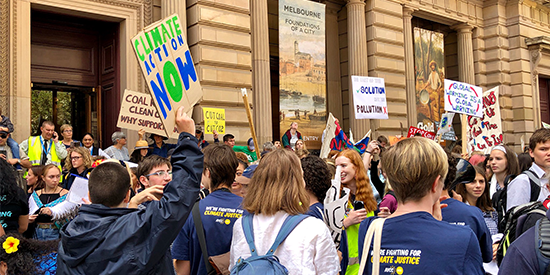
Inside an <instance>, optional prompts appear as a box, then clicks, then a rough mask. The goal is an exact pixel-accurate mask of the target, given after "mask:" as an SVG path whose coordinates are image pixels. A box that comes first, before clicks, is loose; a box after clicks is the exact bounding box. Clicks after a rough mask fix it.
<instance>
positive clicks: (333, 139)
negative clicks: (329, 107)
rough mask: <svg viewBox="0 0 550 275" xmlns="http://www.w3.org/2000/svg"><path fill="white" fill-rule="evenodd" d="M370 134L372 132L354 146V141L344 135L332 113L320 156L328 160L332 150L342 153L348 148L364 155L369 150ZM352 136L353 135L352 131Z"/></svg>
mask: <svg viewBox="0 0 550 275" xmlns="http://www.w3.org/2000/svg"><path fill="white" fill-rule="evenodd" d="M370 133H371V131H370V130H369V131H368V132H367V133H366V134H365V136H364V137H363V138H362V139H361V140H360V141H359V142H357V143H355V144H354V143H353V142H352V140H350V139H349V138H348V137H347V136H346V133H344V131H343V130H342V128H341V127H340V124H338V121H337V120H336V118H335V117H334V116H333V115H332V113H329V118H328V120H327V125H326V127H325V131H324V133H323V144H322V146H321V152H320V154H319V156H320V157H321V158H326V157H328V154H329V153H330V151H331V150H336V151H342V150H344V149H346V148H348V149H355V150H357V152H359V154H363V153H364V152H365V150H367V146H368V144H369V140H370ZM350 135H352V131H351V129H350Z"/></svg>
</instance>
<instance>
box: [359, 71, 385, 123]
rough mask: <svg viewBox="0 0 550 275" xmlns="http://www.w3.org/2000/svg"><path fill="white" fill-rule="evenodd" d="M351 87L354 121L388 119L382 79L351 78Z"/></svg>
mask: <svg viewBox="0 0 550 275" xmlns="http://www.w3.org/2000/svg"><path fill="white" fill-rule="evenodd" d="M351 87H352V89H353V108H354V109H355V118H356V119H369V118H373V119H388V106H387V104H386V88H385V86H384V79H383V78H379V77H368V76H351Z"/></svg>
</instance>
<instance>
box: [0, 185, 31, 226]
mask: <svg viewBox="0 0 550 275" xmlns="http://www.w3.org/2000/svg"><path fill="white" fill-rule="evenodd" d="M28 214H29V204H28V203H27V195H26V194H25V191H23V189H21V188H17V195H16V197H14V198H8V197H7V196H2V197H0V225H1V226H2V227H3V228H4V231H6V232H17V230H18V229H19V216H24V215H28Z"/></svg>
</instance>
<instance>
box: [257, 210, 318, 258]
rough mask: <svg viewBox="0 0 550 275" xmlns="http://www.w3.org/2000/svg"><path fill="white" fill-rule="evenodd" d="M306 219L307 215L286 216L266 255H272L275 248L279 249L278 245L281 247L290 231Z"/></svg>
mask: <svg viewBox="0 0 550 275" xmlns="http://www.w3.org/2000/svg"><path fill="white" fill-rule="evenodd" d="M307 217H308V216H307V215H303V214H302V215H295V216H288V217H287V218H286V219H285V221H284V222H283V225H282V226H281V229H279V233H277V237H275V242H273V245H272V246H271V248H270V249H269V251H267V253H266V255H273V253H275V250H277V247H279V245H281V243H282V242H284V241H285V239H286V237H288V235H290V232H292V230H294V228H296V226H297V225H298V224H299V223H301V222H302V221H303V220H305V219H306V218H307Z"/></svg>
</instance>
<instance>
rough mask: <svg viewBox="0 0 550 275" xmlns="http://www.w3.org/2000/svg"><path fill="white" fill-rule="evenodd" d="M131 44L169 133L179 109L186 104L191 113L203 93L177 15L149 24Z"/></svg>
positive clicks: (188, 112) (186, 108) (189, 113)
mask: <svg viewBox="0 0 550 275" xmlns="http://www.w3.org/2000/svg"><path fill="white" fill-rule="evenodd" d="M184 26H185V25H184ZM132 46H133V48H134V51H135V53H136V56H137V58H138V63H139V65H140V66H141V71H142V72H143V75H144V76H145V79H146V80H147V86H148V87H149V90H150V92H151V97H152V98H153V100H154V101H155V104H156V107H157V110H158V112H159V116H160V119H161V121H162V124H163V125H164V129H165V131H166V135H167V136H169V135H171V134H172V132H171V131H172V130H171V129H174V127H175V120H174V113H175V112H176V110H177V109H178V108H179V107H180V106H184V107H185V112H186V113H187V114H188V115H189V116H191V114H192V112H193V106H194V105H195V104H196V103H197V102H198V101H199V100H200V99H201V97H202V88H201V85H200V83H199V80H198V77H197V73H196V71H195V65H194V63H193V60H192V58H191V53H190V52H189V46H188V45H187V41H186V39H185V36H184V35H183V31H182V27H181V24H180V20H179V17H178V15H177V14H173V15H170V16H168V17H166V18H165V19H163V20H161V21H158V22H155V23H153V24H151V25H149V26H147V27H146V28H145V29H144V30H143V31H141V32H139V33H138V34H137V35H136V36H135V37H134V38H132Z"/></svg>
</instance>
